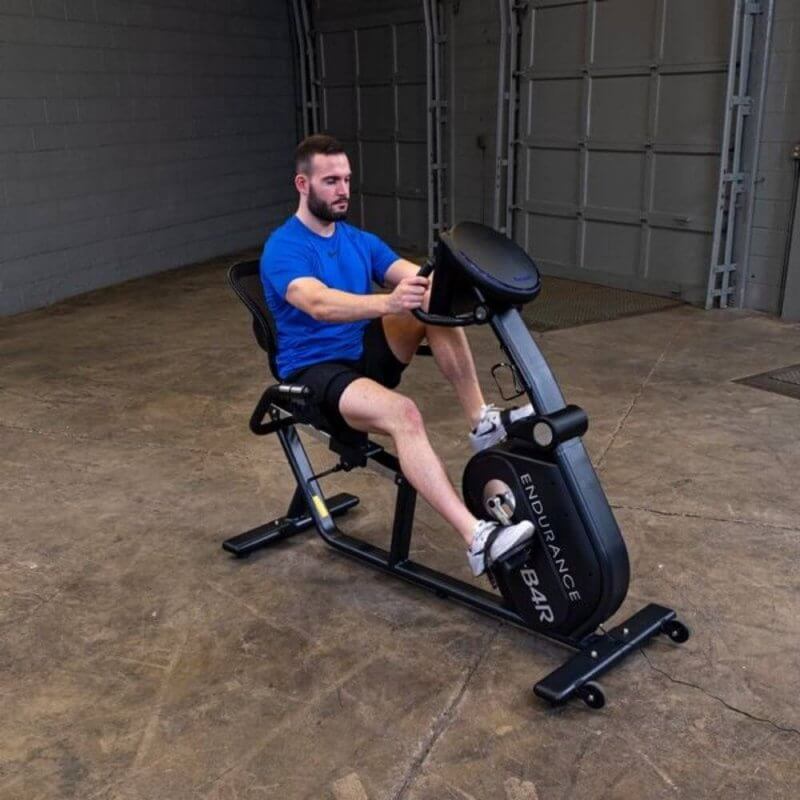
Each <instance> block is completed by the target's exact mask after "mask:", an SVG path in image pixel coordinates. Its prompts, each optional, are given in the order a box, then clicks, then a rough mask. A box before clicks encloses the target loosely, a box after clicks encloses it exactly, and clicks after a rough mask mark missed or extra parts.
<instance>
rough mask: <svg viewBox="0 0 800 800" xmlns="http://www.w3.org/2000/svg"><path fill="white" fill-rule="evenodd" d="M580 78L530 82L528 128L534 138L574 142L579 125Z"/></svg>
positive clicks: (581, 92)
mask: <svg viewBox="0 0 800 800" xmlns="http://www.w3.org/2000/svg"><path fill="white" fill-rule="evenodd" d="M582 96H583V82H582V81H581V80H542V81H533V82H532V83H531V88H530V115H529V119H528V123H529V126H530V127H529V129H528V130H527V131H526V133H525V135H526V136H530V137H533V138H536V139H560V140H564V141H577V139H578V136H579V133H580V128H581V99H582Z"/></svg>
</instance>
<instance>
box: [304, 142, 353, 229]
mask: <svg viewBox="0 0 800 800" xmlns="http://www.w3.org/2000/svg"><path fill="white" fill-rule="evenodd" d="M349 205H350V162H349V161H348V159H347V156H346V155H345V154H344V153H340V154H338V155H335V156H326V155H321V154H319V153H318V154H317V155H315V156H313V158H312V160H311V175H310V176H308V210H309V211H310V212H311V213H312V214H313V215H314V216H315V217H317V218H318V219H320V220H323V221H324V222H337V221H339V220H343V219H346V218H347V209H348V207H349Z"/></svg>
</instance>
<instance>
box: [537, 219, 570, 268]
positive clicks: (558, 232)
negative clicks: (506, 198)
mask: <svg viewBox="0 0 800 800" xmlns="http://www.w3.org/2000/svg"><path fill="white" fill-rule="evenodd" d="M528 225H529V228H528V231H529V233H528V241H529V248H530V249H529V252H530V253H531V255H532V256H533V259H534V261H536V260H542V261H551V262H553V263H555V264H563V265H565V266H570V265H572V264H574V263H575V251H576V249H577V246H576V243H577V237H578V224H577V222H576V221H575V220H573V219H564V218H562V217H550V216H543V215H538V214H531V215H530V216H529V220H528Z"/></svg>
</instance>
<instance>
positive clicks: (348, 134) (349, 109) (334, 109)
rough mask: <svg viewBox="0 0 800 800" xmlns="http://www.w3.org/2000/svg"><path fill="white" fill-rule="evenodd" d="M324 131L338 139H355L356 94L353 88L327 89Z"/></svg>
mask: <svg viewBox="0 0 800 800" xmlns="http://www.w3.org/2000/svg"><path fill="white" fill-rule="evenodd" d="M325 117H326V123H325V128H326V130H329V131H331V132H332V133H333V134H334V135H335V136H336V137H337V138H339V139H355V137H356V121H357V119H358V117H357V115H356V93H355V89H354V88H353V87H350V86H348V87H347V88H343V89H328V90H327V91H326V92H325Z"/></svg>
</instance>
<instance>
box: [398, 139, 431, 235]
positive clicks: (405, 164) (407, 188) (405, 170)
mask: <svg viewBox="0 0 800 800" xmlns="http://www.w3.org/2000/svg"><path fill="white" fill-rule="evenodd" d="M397 155H398V159H399V165H400V179H399V182H398V188H399V189H400V190H401V191H402V193H403V194H411V193H413V194H417V195H419V197H421V198H425V197H426V196H427V191H426V188H427V181H428V160H427V158H425V151H424V150H423V149H422V148H421V147H420V146H419V145H417V144H414V143H411V144H409V143H405V142H400V143H398V145H397ZM426 235H427V234H426Z"/></svg>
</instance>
